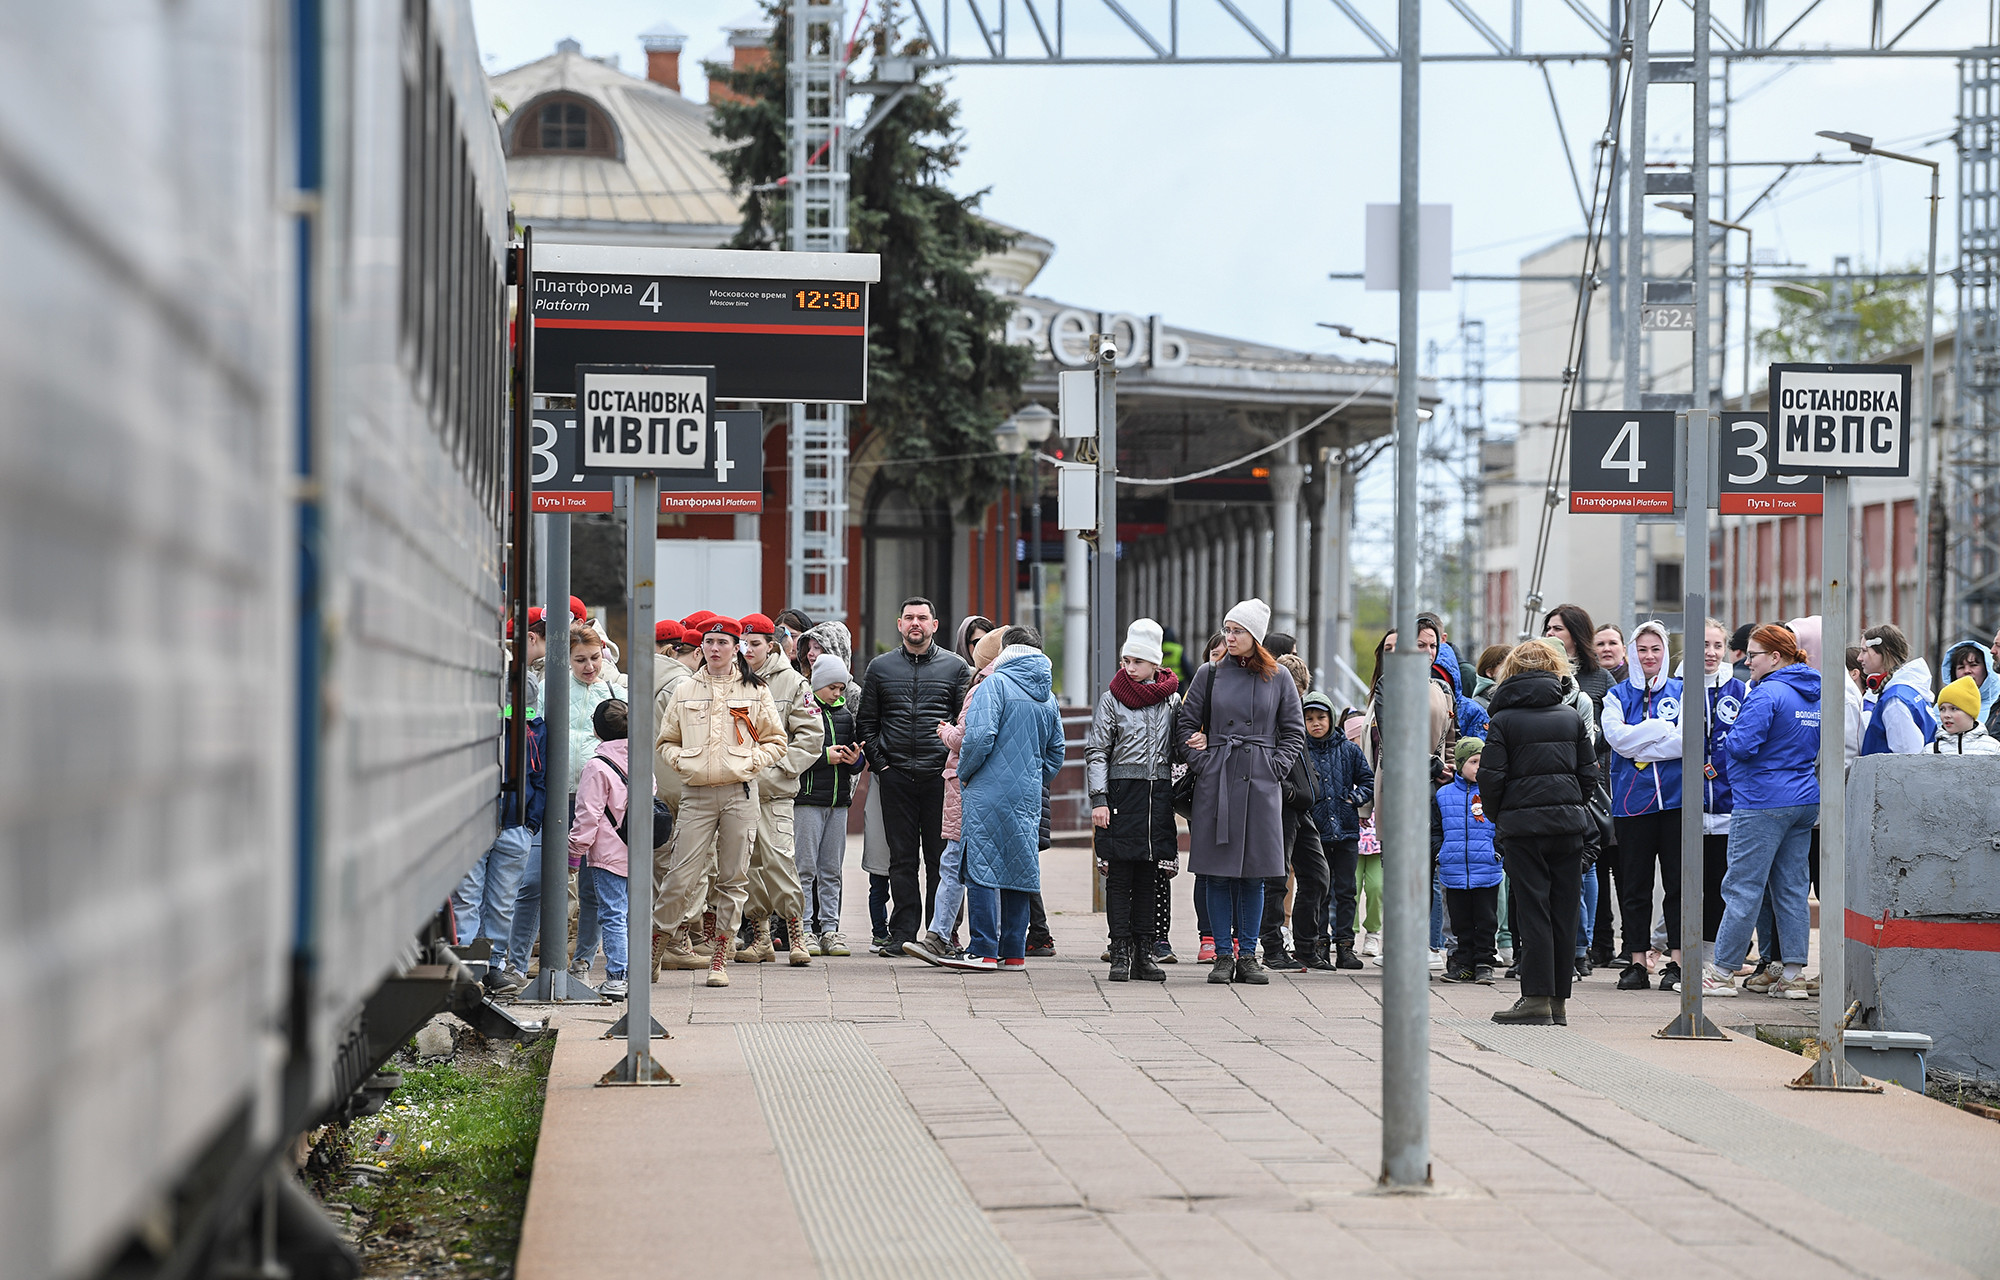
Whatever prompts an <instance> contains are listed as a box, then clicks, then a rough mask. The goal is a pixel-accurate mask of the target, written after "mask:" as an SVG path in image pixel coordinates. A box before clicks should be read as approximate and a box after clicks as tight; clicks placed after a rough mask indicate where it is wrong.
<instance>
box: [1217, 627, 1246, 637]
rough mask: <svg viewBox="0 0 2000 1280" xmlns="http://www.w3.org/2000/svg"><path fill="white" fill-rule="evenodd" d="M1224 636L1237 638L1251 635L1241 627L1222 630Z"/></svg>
mask: <svg viewBox="0 0 2000 1280" xmlns="http://www.w3.org/2000/svg"><path fill="white" fill-rule="evenodd" d="M1222 634H1223V635H1226V636H1230V637H1232V638H1234V637H1236V636H1247V635H1249V634H1250V633H1249V632H1248V631H1245V630H1244V629H1243V628H1241V627H1237V626H1227V627H1224V628H1223V629H1222Z"/></svg>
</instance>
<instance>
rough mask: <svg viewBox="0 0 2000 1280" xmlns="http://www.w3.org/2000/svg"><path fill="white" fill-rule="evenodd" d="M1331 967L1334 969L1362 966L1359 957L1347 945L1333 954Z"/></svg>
mask: <svg viewBox="0 0 2000 1280" xmlns="http://www.w3.org/2000/svg"><path fill="white" fill-rule="evenodd" d="M1333 967H1334V968H1336V969H1359V968H1362V967H1363V966H1362V964H1361V957H1360V956H1357V955H1355V954H1354V948H1353V947H1351V946H1348V947H1342V948H1341V949H1340V951H1339V952H1338V953H1337V954H1336V955H1335V956H1334V958H1333Z"/></svg>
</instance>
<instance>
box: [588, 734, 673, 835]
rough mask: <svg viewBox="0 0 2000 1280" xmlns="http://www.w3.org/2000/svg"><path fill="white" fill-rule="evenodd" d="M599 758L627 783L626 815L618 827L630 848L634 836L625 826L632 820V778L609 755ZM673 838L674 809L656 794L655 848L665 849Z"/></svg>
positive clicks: (654, 804) (619, 821)
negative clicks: (627, 831) (628, 832)
mask: <svg viewBox="0 0 2000 1280" xmlns="http://www.w3.org/2000/svg"><path fill="white" fill-rule="evenodd" d="M597 758H598V759H599V760H602V761H604V763H605V764H607V765H610V766H611V772H613V773H615V774H617V775H618V781H620V782H622V783H624V784H625V816H624V817H622V818H620V819H618V828H617V829H618V838H619V839H620V840H623V841H624V842H625V847H626V848H627V849H630V848H631V847H632V837H631V836H630V835H629V834H627V833H626V830H625V828H626V824H627V823H629V822H631V820H632V779H631V778H629V777H627V776H626V774H625V771H624V770H623V769H620V768H619V767H618V766H617V765H616V764H613V763H612V761H611V758H610V757H609V756H599V757H597ZM673 838H674V811H673V810H672V809H669V808H667V802H666V801H664V800H662V799H660V798H659V797H658V796H654V797H653V847H654V848H655V849H664V848H666V847H667V842H668V841H669V840H672V839H673Z"/></svg>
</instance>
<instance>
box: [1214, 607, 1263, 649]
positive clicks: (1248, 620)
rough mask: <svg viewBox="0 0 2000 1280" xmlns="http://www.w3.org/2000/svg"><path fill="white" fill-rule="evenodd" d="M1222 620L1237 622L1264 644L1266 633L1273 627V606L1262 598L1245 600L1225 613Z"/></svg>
mask: <svg viewBox="0 0 2000 1280" xmlns="http://www.w3.org/2000/svg"><path fill="white" fill-rule="evenodd" d="M1222 620H1223V621H1224V622H1233V623H1235V624H1236V625H1237V626H1239V627H1241V628H1243V629H1244V630H1245V631H1248V632H1249V633H1250V634H1251V636H1252V637H1253V638H1255V639H1256V641H1257V643H1258V644H1262V643H1264V633H1265V632H1267V631H1269V630H1270V629H1271V606H1270V605H1268V604H1265V603H1264V602H1263V601H1262V600H1256V599H1251V600H1245V601H1242V602H1241V603H1239V604H1238V605H1237V606H1236V607H1235V608H1234V609H1231V610H1230V611H1229V612H1228V613H1226V614H1224V615H1223V617H1222Z"/></svg>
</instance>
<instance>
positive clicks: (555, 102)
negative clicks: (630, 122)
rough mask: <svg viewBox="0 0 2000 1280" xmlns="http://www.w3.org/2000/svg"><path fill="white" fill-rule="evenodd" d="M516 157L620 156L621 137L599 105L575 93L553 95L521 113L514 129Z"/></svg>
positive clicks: (537, 100) (542, 98)
mask: <svg viewBox="0 0 2000 1280" xmlns="http://www.w3.org/2000/svg"><path fill="white" fill-rule="evenodd" d="M513 143H514V147H513V151H514V154H515V155H517V156H518V155H563V156H605V157H614V158H615V157H616V156H617V154H618V144H617V135H616V133H615V132H614V131H613V130H612V127H611V121H610V120H609V119H608V118H606V116H605V114H604V112H603V111H601V110H600V109H599V108H598V106H597V104H596V103H594V102H591V101H590V100H589V99H587V98H581V97H578V96H577V95H575V94H571V93H552V94H547V95H544V96H543V97H540V98H537V99H535V100H534V101H533V102H530V103H529V104H528V105H527V106H525V107H523V108H522V109H521V113H520V115H519V117H518V119H517V122H516V124H515V126H514V137H513Z"/></svg>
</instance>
